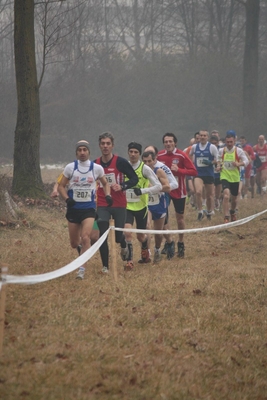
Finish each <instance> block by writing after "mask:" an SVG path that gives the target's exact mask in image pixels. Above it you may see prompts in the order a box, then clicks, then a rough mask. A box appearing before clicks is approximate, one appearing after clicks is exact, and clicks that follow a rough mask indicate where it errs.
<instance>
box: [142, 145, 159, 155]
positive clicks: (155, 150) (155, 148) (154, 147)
mask: <svg viewBox="0 0 267 400" xmlns="http://www.w3.org/2000/svg"><path fill="white" fill-rule="evenodd" d="M148 147H153V149H154V153H155V154H156V155H157V154H158V152H159V150H158V148H157V147H156V146H153V145H152V144H149V145H148V146H146V147H145V149H147V148H148ZM149 151H150V150H149Z"/></svg>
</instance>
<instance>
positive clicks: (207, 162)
mask: <svg viewBox="0 0 267 400" xmlns="http://www.w3.org/2000/svg"><path fill="white" fill-rule="evenodd" d="M202 164H204V165H212V161H210V160H205V159H204V160H203V161H202Z"/></svg>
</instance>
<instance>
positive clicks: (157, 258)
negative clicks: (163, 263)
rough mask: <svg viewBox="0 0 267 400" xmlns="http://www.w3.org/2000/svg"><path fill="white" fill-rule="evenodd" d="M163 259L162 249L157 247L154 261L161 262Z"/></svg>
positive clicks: (155, 262)
mask: <svg viewBox="0 0 267 400" xmlns="http://www.w3.org/2000/svg"><path fill="white" fill-rule="evenodd" d="M160 260H161V252H160V249H156V248H155V250H154V259H153V263H154V264H157V263H159V262H160Z"/></svg>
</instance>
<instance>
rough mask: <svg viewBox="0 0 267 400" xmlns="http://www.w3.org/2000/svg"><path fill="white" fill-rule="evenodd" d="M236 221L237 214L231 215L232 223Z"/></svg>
mask: <svg viewBox="0 0 267 400" xmlns="http://www.w3.org/2000/svg"><path fill="white" fill-rule="evenodd" d="M234 221H236V213H233V214H231V222H234Z"/></svg>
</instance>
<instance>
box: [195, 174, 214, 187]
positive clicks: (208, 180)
mask: <svg viewBox="0 0 267 400" xmlns="http://www.w3.org/2000/svg"><path fill="white" fill-rule="evenodd" d="M196 178H199V179H202V181H203V183H204V185H213V184H214V176H196V177H195V179H196Z"/></svg>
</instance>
